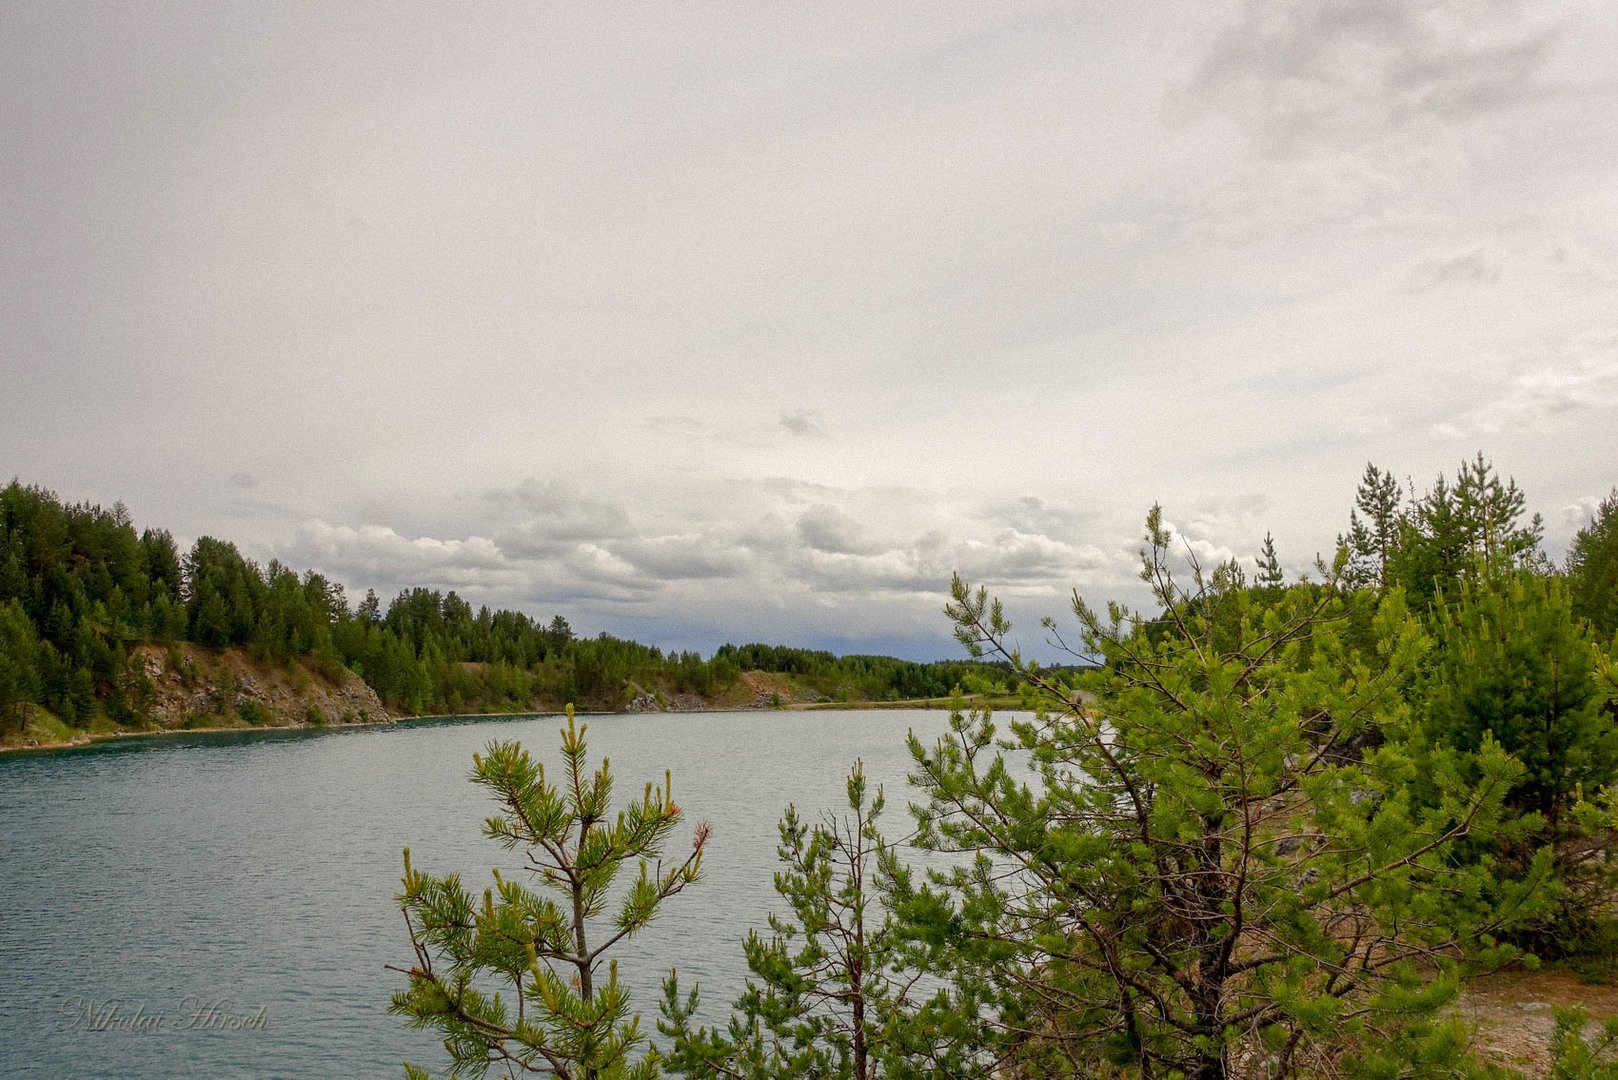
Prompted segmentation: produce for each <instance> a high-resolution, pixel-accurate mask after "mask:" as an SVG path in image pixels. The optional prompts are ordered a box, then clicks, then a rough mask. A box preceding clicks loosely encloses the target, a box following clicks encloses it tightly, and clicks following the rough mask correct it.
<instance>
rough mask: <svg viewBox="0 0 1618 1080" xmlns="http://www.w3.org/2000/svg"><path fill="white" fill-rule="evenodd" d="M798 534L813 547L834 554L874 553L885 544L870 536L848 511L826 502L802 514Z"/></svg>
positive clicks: (798, 524) (799, 519)
mask: <svg viewBox="0 0 1618 1080" xmlns="http://www.w3.org/2000/svg"><path fill="white" fill-rule="evenodd" d="M797 530H798V536H799V537H800V538H801V539H802V540H803V542H804V543H805V544H807V545H808V546H809V547H811V548H814V549H815V550H817V551H824V552H827V553H829V554H833V555H872V554H875V553H877V552H880V551H881V550H882V545H881V544H879V543H877V542H875V541H873V540H871V539H869V538H867V536H866V535H865V528H864V526H862V525H861V524H860V523H859V522H858V521H856V520H854V518H852V517H850V516H849V515H848V514H847V513H845V512H844V511H842V510H839V509H838V508H837V507H835V506H827V505H826V504H824V503H820V504H817V505H815V506H811V507H810V508H809V509H808V510H805V511H804V512H803V514H802V516H800V517H799V518H798V523H797Z"/></svg>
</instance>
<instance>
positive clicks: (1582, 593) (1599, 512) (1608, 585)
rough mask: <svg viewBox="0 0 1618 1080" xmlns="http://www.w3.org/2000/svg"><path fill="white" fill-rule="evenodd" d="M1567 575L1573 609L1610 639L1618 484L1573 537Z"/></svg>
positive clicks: (1617, 606)
mask: <svg viewBox="0 0 1618 1080" xmlns="http://www.w3.org/2000/svg"><path fill="white" fill-rule="evenodd" d="M1567 579H1568V589H1569V591H1570V592H1571V593H1572V594H1573V611H1574V613H1575V614H1576V615H1578V616H1579V617H1580V618H1583V619H1588V620H1589V621H1590V625H1591V626H1593V627H1594V628H1595V631H1596V633H1598V634H1599V635H1601V637H1602V638H1604V639H1606V640H1608V641H1610V640H1612V637H1613V635H1614V634H1618V488H1614V489H1613V491H1612V493H1611V494H1610V495H1608V496H1607V497H1606V498H1605V499H1603V500H1601V505H1600V506H1599V507H1597V508H1596V512H1595V516H1594V517H1593V518H1591V519H1590V521H1588V522H1586V523H1585V525H1584V527H1583V528H1581V529H1580V530H1579V531H1578V533H1577V534H1576V535H1575V536H1574V537H1573V546H1572V547H1571V548H1570V549H1569V551H1568V553H1567Z"/></svg>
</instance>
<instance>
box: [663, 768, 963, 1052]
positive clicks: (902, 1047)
mask: <svg viewBox="0 0 1618 1080" xmlns="http://www.w3.org/2000/svg"><path fill="white" fill-rule="evenodd" d="M847 795H848V811H849V813H848V815H847V816H844V817H842V818H836V817H828V818H827V819H826V820H825V821H823V822H821V823H819V824H816V825H814V826H810V825H808V824H807V823H805V822H804V821H803V820H802V819H801V818H799V817H798V814H797V811H796V809H795V808H792V807H788V809H787V812H786V816H785V817H784V818H783V819H782V820H781V823H780V834H781V843H780V846H779V848H778V849H777V852H778V854H779V856H780V860H781V869H780V870H779V871H778V872H777V873H776V875H775V889H776V892H777V893H779V894H780V896H781V898H782V899H783V900H784V901H786V904H787V907H788V908H789V909H790V914H789V915H774V914H772V915H770V917H769V924H770V931H771V933H770V936H769V937H768V938H765V937H764V936H762V935H760V934H758V933H757V932H756V931H755V932H752V933H749V934H748V936H747V940H746V942H745V943H744V945H743V953H744V955H745V957H746V959H747V967H748V970H749V971H750V972H751V973H752V977H751V978H750V979H749V980H748V984H747V989H746V992H745V993H743V994H742V996H741V997H740V998H739V999H738V1000H737V1001H736V1003H735V1011H734V1014H733V1016H732V1019H731V1021H730V1024H729V1027H728V1030H727V1031H725V1032H721V1031H720V1030H719V1029H717V1028H712V1029H710V1028H705V1027H700V1026H693V1024H692V1016H693V1015H694V1014H695V1013H696V1011H697V1006H698V994H697V991H696V990H695V989H693V990H692V991H691V993H690V995H689V996H688V997H685V998H682V997H681V994H680V986H679V981H678V979H676V978H674V977H672V976H671V977H670V978H669V979H668V981H666V982H665V983H664V987H663V989H664V1001H663V1005H662V1008H663V1016H664V1019H663V1020H662V1021H660V1022H659V1023H658V1028H659V1030H660V1031H662V1032H663V1034H664V1035H666V1036H668V1037H669V1038H670V1039H672V1045H671V1048H670V1049H669V1051H668V1057H667V1067H668V1069H669V1071H670V1072H671V1073H676V1074H678V1075H682V1076H690V1077H694V1078H696V1080H722V1078H731V1080H792V1078H800V1077H801V1078H809V1077H814V1078H818V1080H876V1078H877V1077H886V1078H889V1080H895V1078H898V1077H910V1076H920V1075H930V1076H962V1075H976V1073H975V1072H974V1071H973V1065H974V1057H975V1050H976V1046H975V1044H974V1043H973V1041H972V1040H971V1039H970V1037H968V1036H969V1032H970V1030H971V1028H970V1026H969V1025H963V1023H962V1021H961V1015H960V1012H959V1010H957V1009H955V1008H953V1007H952V1006H951V1001H950V998H949V996H948V995H946V994H943V993H938V992H935V993H932V994H931V995H922V994H919V993H918V992H917V986H918V979H917V975H918V973H919V970H920V969H919V968H918V966H917V964H918V958H917V955H916V953H915V951H914V949H913V948H912V946H911V943H909V942H907V941H906V940H905V939H904V937H903V936H902V934H901V933H900V930H899V926H898V923H897V922H896V919H895V916H894V913H893V906H894V903H895V901H896V900H898V901H899V902H900V903H903V902H904V899H903V898H907V897H912V896H914V887H913V884H912V875H911V871H910V870H909V869H908V868H907V867H905V866H903V865H902V864H901V862H900V861H899V858H898V854H897V852H896V851H895V849H894V848H893V846H892V845H890V844H889V843H888V842H887V841H886V840H884V839H883V837H882V834H881V832H880V831H879V829H878V819H879V818H880V817H881V815H882V810H883V803H884V800H883V795H882V792H881V790H880V789H878V791H877V793H876V795H875V797H869V796H868V794H867V791H866V781H865V774H864V769H863V767H862V766H861V765H860V764H859V763H858V762H856V763H855V766H854V769H853V771H852V772H851V773H850V774H849V777H848V783H847Z"/></svg>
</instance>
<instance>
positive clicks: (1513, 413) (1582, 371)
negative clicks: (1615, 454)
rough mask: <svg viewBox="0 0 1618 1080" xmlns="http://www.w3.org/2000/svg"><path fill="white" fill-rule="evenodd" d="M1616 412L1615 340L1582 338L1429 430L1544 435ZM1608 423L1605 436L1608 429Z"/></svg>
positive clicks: (1450, 434)
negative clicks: (1590, 417) (1584, 418)
mask: <svg viewBox="0 0 1618 1080" xmlns="http://www.w3.org/2000/svg"><path fill="white" fill-rule="evenodd" d="M1615 409H1618V337H1612V336H1608V335H1596V334H1591V335H1585V336H1583V337H1581V338H1579V339H1577V340H1575V341H1574V342H1572V343H1571V344H1570V345H1569V347H1568V348H1567V349H1566V350H1565V351H1564V353H1563V355H1560V356H1557V357H1554V358H1552V359H1549V360H1541V361H1537V362H1535V363H1534V364H1533V365H1532V366H1530V367H1527V368H1525V369H1524V370H1522V371H1520V372H1519V373H1518V374H1517V375H1516V377H1515V378H1513V379H1512V380H1511V381H1510V382H1509V384H1507V385H1506V386H1505V387H1504V388H1503V389H1502V390H1501V391H1499V392H1498V394H1497V396H1495V397H1494V398H1493V399H1492V400H1490V401H1488V402H1487V403H1485V404H1483V405H1481V406H1479V407H1478V408H1475V409H1472V410H1469V411H1468V412H1466V413H1464V414H1462V415H1460V416H1456V417H1453V418H1451V419H1449V420H1446V421H1442V422H1440V423H1437V424H1435V425H1434V426H1433V433H1434V434H1435V435H1436V436H1438V437H1439V438H1443V439H1451V440H1454V439H1463V438H1473V439H1479V438H1490V437H1497V436H1500V435H1502V434H1507V433H1530V434H1544V433H1549V432H1552V431H1555V430H1557V429H1566V428H1568V427H1570V426H1573V425H1575V424H1577V423H1579V420H1580V417H1581V416H1583V415H1590V414H1594V415H1596V416H1607V417H1611V416H1612V415H1613V410H1615ZM1611 430H1612V429H1611V427H1610V425H1609V432H1610V431H1611Z"/></svg>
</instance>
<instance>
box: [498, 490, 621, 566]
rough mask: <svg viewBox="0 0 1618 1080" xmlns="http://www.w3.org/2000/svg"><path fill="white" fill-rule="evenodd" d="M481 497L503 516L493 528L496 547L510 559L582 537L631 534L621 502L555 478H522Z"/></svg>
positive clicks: (559, 548)
mask: <svg viewBox="0 0 1618 1080" xmlns="http://www.w3.org/2000/svg"><path fill="white" fill-rule="evenodd" d="M483 498H484V501H485V502H486V503H488V504H489V505H491V506H493V507H495V508H497V509H498V510H499V511H501V512H502V513H503V515H504V516H505V518H506V522H505V524H504V525H503V526H502V527H501V528H500V529H499V531H498V532H497V533H496V540H497V541H498V543H499V545H500V548H501V550H503V551H505V552H506V553H507V554H509V555H511V556H512V557H514V558H532V557H541V556H547V555H559V554H562V553H564V552H567V551H569V550H571V549H572V548H573V547H574V546H575V545H577V544H579V543H581V542H589V543H604V542H606V541H609V540H617V539H625V538H629V537H633V536H634V535H635V527H634V524H633V523H632V522H631V520H630V516H629V511H628V509H627V508H626V507H625V506H624V505H623V503H622V502H621V501H617V500H614V499H606V498H601V497H600V496H596V495H591V494H587V493H585V492H584V491H581V490H580V489H579V488H578V487H577V485H574V484H571V483H566V482H563V481H560V480H550V481H545V482H540V481H538V480H535V479H533V478H529V479H527V480H524V481H523V482H522V483H521V484H518V485H517V486H516V487H514V488H507V489H501V490H496V491H490V492H487V493H485V495H484V497H483Z"/></svg>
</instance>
